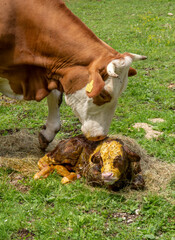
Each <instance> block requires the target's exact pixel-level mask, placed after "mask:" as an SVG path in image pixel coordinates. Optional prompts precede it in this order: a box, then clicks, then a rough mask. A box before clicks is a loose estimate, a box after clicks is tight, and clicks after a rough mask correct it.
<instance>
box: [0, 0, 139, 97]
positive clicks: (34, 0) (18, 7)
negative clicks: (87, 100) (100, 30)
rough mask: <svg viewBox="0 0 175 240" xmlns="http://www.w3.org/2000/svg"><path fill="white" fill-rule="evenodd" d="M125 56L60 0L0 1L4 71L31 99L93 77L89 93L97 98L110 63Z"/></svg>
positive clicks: (15, 88)
mask: <svg viewBox="0 0 175 240" xmlns="http://www.w3.org/2000/svg"><path fill="white" fill-rule="evenodd" d="M121 57H122V55H121V54H119V53H118V52H117V51H115V50H114V49H112V48H111V47H109V46H108V45H107V44H106V43H104V42H103V41H101V40H100V39H99V38H98V37H96V36H95V34H94V33H93V32H92V31H91V30H90V29H89V28H88V27H87V26H86V25H85V24H83V23H82V22H81V20H79V18H77V17H76V16H75V15H74V14H73V13H72V12H71V11H70V10H69V9H68V8H67V7H66V6H65V4H64V3H63V2H62V1H61V0H30V1H24V0H13V1H11V0H1V2H0V76H1V77H5V78H7V79H8V80H9V83H10V86H11V88H12V90H13V91H14V92H15V93H16V94H21V95H23V96H24V99H26V100H32V99H34V100H37V101H40V100H42V99H43V98H44V97H46V96H47V95H48V94H49V92H50V91H51V90H53V89H58V90H60V91H62V92H63V91H64V92H65V93H66V94H69V93H73V92H75V91H77V90H80V89H81V88H82V87H84V86H85V85H86V84H87V83H88V82H89V81H91V80H92V79H93V80H94V87H93V91H92V92H91V93H89V95H88V96H89V97H95V96H97V95H98V94H99V93H100V92H101V90H102V89H103V87H104V80H105V79H106V78H107V72H106V66H107V64H108V63H109V62H110V61H111V60H113V59H117V58H121ZM135 74H136V71H134V70H133V69H130V71H129V75H131V76H132V75H135Z"/></svg>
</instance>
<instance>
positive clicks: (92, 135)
mask: <svg viewBox="0 0 175 240" xmlns="http://www.w3.org/2000/svg"><path fill="white" fill-rule="evenodd" d="M144 59H146V57H144V56H140V55H136V54H129V53H125V54H122V55H120V57H119V58H118V59H114V60H112V61H110V62H109V63H108V64H107V65H106V66H105V67H104V70H105V73H106V74H104V72H102V71H101V69H99V65H98V64H96V65H95V66H94V65H92V66H90V67H89V69H88V83H86V84H87V85H86V86H83V87H82V88H81V89H79V90H77V91H75V92H73V93H71V94H66V97H65V100H66V103H67V104H68V105H70V106H71V108H72V110H73V111H74V113H75V114H76V115H77V117H78V118H79V120H80V122H81V124H82V127H81V130H82V132H83V134H84V135H85V136H86V137H87V138H88V139H89V140H94V141H98V140H101V139H103V138H105V136H106V135H107V134H108V131H109V127H110V123H111V121H112V117H113V115H114V112H115V109H116V105H117V101H118V98H119V96H120V94H121V93H122V92H123V91H124V90H125V88H126V86H127V83H128V76H133V75H135V74H136V70H135V69H132V68H130V65H131V63H132V61H134V60H144ZM83 74H84V73H82V80H81V81H82V82H83V81H84V79H83V77H85V75H83ZM104 76H105V77H104ZM70 84H71V83H70Z"/></svg>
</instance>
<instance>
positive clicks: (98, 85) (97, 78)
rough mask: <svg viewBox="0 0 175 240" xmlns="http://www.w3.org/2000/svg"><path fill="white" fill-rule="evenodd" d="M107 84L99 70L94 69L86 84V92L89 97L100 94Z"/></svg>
mask: <svg viewBox="0 0 175 240" xmlns="http://www.w3.org/2000/svg"><path fill="white" fill-rule="evenodd" d="M104 86H105V82H104V81H103V79H102V77H101V75H100V74H99V72H97V71H94V72H91V73H90V77H89V83H88V84H87V85H86V94H87V96H88V97H89V98H93V97H96V96H98V95H99V94H100V93H101V91H102V90H103V88H104Z"/></svg>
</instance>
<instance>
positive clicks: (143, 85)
mask: <svg viewBox="0 0 175 240" xmlns="http://www.w3.org/2000/svg"><path fill="white" fill-rule="evenodd" d="M67 5H68V6H69V8H70V9H71V10H72V11H73V12H74V13H75V14H76V15H78V16H79V17H80V18H81V19H82V20H83V21H84V22H85V23H86V24H87V25H88V26H89V27H90V28H91V29H92V30H93V31H94V32H95V33H96V35H97V36H99V37H100V38H101V39H102V40H104V41H106V42H107V43H108V44H109V45H111V46H112V47H113V48H115V49H116V50H117V51H119V52H133V53H138V54H143V55H146V56H148V60H146V61H144V62H137V63H134V64H133V67H134V68H136V69H137V71H138V74H137V75H136V76H134V77H132V78H130V79H129V84H128V87H127V89H126V91H125V92H124V93H123V94H122V96H121V98H120V99H119V104H118V107H117V109H116V112H115V116H114V118H113V121H112V124H111V127H110V134H118V133H121V134H122V135H126V136H129V137H132V138H134V139H135V140H136V141H137V142H138V143H139V144H140V145H141V146H142V147H143V148H144V149H146V151H147V152H148V153H149V154H150V155H152V156H154V157H156V158H158V159H161V160H162V161H164V162H169V163H175V151H174V148H175V138H174V137H173V136H171V135H172V134H175V94H174V89H173V88H168V86H169V85H170V84H171V83H175V80H174V67H175V62H174V59H175V31H174V22H175V5H174V1H171V0H164V1H163V0H154V1H153V0H148V1H144V0H134V1H133V0H131V1H128V0H123V1H119V0H108V1H106V0H101V1H96V0H69V1H67ZM169 12H172V13H173V14H174V15H173V16H169V15H168V13H169ZM0 103H1V101H0ZM46 117H47V104H46V101H45V100H44V101H42V102H41V103H36V102H17V103H16V102H15V103H12V104H8V103H6V104H4V103H3V104H2V105H0V132H2V130H5V129H12V130H15V129H22V128H27V129H30V131H31V132H35V131H38V130H39V129H40V127H41V126H42V125H43V124H44V123H45V120H46ZM151 118H163V119H164V120H165V122H163V123H154V124H153V123H151V122H150V119H151ZM61 120H62V130H61V131H60V133H59V134H58V135H57V137H58V138H63V137H69V136H72V135H76V134H78V133H79V132H80V124H79V122H78V120H77V118H76V117H75V116H74V115H73V113H72V111H71V109H70V108H69V107H68V106H66V104H65V103H63V105H62V107H61ZM137 122H144V123H149V124H151V125H152V126H153V127H154V130H158V131H162V132H163V135H162V136H161V137H159V138H158V139H153V140H147V139H145V132H144V130H140V131H139V130H137V129H135V128H133V125H134V124H135V123H137ZM2 133H3V134H7V133H8V132H4V131H3V132H2ZM12 174H14V173H13V172H11V171H10V170H9V169H1V171H0V176H1V178H0V239H2V240H6V239H17V240H18V239H27V237H29V239H42V240H47V239H53V240H55V239H90V240H91V239H117V240H121V239H122V240H127V239H128V240H132V239H133V240H137V239H138V240H141V239H163V240H164V239H165V240H174V239H175V238H174V236H175V234H174V232H175V229H173V227H174V223H175V221H174V219H175V216H174V215H173V213H174V212H175V209H174V206H173V204H172V202H173V199H174V196H175V195H174V190H175V189H174V182H175V180H174V179H172V181H171V183H170V184H169V185H168V186H167V189H168V190H169V191H170V192H171V194H170V196H169V198H165V197H164V196H162V195H161V194H157V193H148V195H144V194H141V193H140V192H135V194H132V195H127V193H125V194H124V193H111V192H109V191H106V190H105V189H99V188H91V187H88V186H87V185H86V184H85V183H84V182H83V180H81V181H77V182H76V183H74V184H70V185H65V186H62V185H61V184H60V183H59V182H60V178H59V177H58V176H56V175H55V174H53V175H52V176H50V177H49V178H48V179H46V180H43V181H37V182H35V181H34V180H32V179H31V178H30V177H26V178H23V179H22V180H18V184H19V185H21V186H24V187H25V186H26V187H27V188H28V189H29V190H28V191H22V190H21V189H19V188H18V187H17V185H15V186H14V185H12V184H11V181H10V178H11V175H12ZM136 209H140V213H139V215H138V216H137V215H136V214H135V211H136ZM123 214H124V215H123ZM122 216H125V217H126V219H124V218H123V217H122ZM129 219H132V222H130V223H128V222H127V221H129Z"/></svg>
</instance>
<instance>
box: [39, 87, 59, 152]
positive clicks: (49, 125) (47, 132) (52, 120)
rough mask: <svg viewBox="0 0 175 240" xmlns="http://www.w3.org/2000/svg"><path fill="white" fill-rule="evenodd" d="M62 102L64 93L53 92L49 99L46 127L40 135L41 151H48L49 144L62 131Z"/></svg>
mask: <svg viewBox="0 0 175 240" xmlns="http://www.w3.org/2000/svg"><path fill="white" fill-rule="evenodd" d="M61 102H62V93H61V92H60V91H58V90H52V92H51V93H50V94H49V95H48V97H47V104H48V117H47V122H46V125H44V126H43V129H42V130H41V131H40V133H39V143H40V147H41V149H46V148H47V146H48V144H49V143H50V142H51V141H52V140H53V139H54V137H55V135H56V134H57V132H58V131H59V130H60V127H61V123H60V111H59V108H60V105H61Z"/></svg>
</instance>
